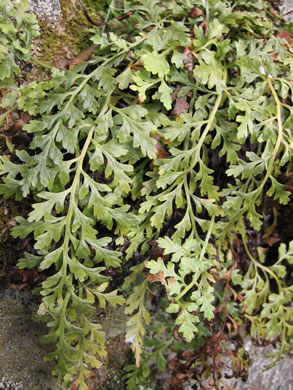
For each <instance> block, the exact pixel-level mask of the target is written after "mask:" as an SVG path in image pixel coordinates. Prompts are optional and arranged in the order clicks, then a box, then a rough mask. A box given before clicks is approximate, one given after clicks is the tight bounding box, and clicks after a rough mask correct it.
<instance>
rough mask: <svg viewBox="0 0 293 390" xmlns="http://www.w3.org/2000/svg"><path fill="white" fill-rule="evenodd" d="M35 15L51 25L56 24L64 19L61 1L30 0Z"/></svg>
mask: <svg viewBox="0 0 293 390" xmlns="http://www.w3.org/2000/svg"><path fill="white" fill-rule="evenodd" d="M29 1H30V4H31V6H32V9H33V11H34V13H36V14H37V15H38V16H39V17H40V18H41V19H46V20H47V21H48V22H49V23H52V24H54V23H56V22H58V21H59V20H60V19H61V18H62V9H61V4H60V1H59V0H29Z"/></svg>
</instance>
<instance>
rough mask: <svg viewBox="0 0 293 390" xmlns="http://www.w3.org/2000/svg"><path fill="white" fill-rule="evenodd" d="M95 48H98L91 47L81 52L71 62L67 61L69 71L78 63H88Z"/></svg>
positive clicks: (95, 46)
mask: <svg viewBox="0 0 293 390" xmlns="http://www.w3.org/2000/svg"><path fill="white" fill-rule="evenodd" d="M97 47H98V46H97V45H91V46H90V47H88V48H87V49H85V50H82V51H81V52H80V53H79V55H78V56H76V57H74V58H73V59H72V60H71V61H69V63H68V67H69V69H70V70H72V69H73V68H74V67H75V66H76V65H78V64H79V63H80V62H84V61H88V60H89V59H90V58H91V55H92V53H93V52H94V51H95V50H96V48H97Z"/></svg>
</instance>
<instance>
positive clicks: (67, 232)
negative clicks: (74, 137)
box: [62, 94, 111, 273]
mask: <svg viewBox="0 0 293 390" xmlns="http://www.w3.org/2000/svg"><path fill="white" fill-rule="evenodd" d="M110 98H111V94H109V95H108V97H107V99H106V101H105V104H104V106H103V108H102V110H101V112H100V113H99V117H102V116H103V115H104V114H105V112H106V110H107V108H108V106H109V101H110ZM95 129H96V126H92V127H91V128H90V131H89V133H88V135H87V138H86V141H85V143H84V145H83V148H82V150H81V153H80V156H79V158H78V160H77V167H76V173H75V176H74V179H73V182H72V186H71V195H70V201H69V208H68V213H67V217H66V225H65V238H64V256H65V257H67V255H68V249H69V242H70V231H71V221H72V217H73V210H74V204H76V203H77V201H76V196H77V190H78V186H79V182H80V175H81V173H82V166H83V161H84V158H85V156H86V153H87V151H88V148H89V145H90V143H91V141H92V138H93V135H94V132H95ZM66 266H67V261H63V264H62V269H63V272H64V273H66Z"/></svg>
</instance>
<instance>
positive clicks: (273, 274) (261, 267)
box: [242, 235, 282, 293]
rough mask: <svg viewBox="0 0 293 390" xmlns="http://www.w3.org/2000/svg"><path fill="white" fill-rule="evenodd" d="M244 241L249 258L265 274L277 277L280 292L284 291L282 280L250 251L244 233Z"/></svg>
mask: <svg viewBox="0 0 293 390" xmlns="http://www.w3.org/2000/svg"><path fill="white" fill-rule="evenodd" d="M242 242H243V245H244V249H245V252H246V254H247V256H248V258H249V260H250V261H251V262H252V263H253V264H254V266H255V268H260V269H261V270H262V271H263V272H264V273H265V274H269V275H271V276H272V277H273V278H274V279H275V281H276V283H277V286H278V290H279V293H281V292H282V286H281V284H280V281H279V279H278V277H277V276H276V275H275V273H274V272H273V271H272V270H270V269H269V268H268V267H266V266H265V265H262V264H260V263H259V262H258V261H257V260H256V259H255V258H254V257H253V256H252V254H251V253H250V250H249V249H248V245H247V242H246V239H245V237H244V235H242Z"/></svg>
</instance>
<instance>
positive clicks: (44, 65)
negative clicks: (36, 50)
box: [30, 56, 54, 70]
mask: <svg viewBox="0 0 293 390" xmlns="http://www.w3.org/2000/svg"><path fill="white" fill-rule="evenodd" d="M30 60H31V61H33V62H35V63H36V64H38V65H40V66H41V67H43V68H46V69H50V70H53V69H54V66H51V65H48V64H45V63H44V62H42V61H40V60H38V59H37V58H35V57H33V56H30Z"/></svg>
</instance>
